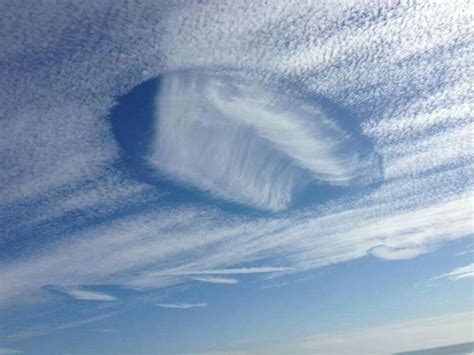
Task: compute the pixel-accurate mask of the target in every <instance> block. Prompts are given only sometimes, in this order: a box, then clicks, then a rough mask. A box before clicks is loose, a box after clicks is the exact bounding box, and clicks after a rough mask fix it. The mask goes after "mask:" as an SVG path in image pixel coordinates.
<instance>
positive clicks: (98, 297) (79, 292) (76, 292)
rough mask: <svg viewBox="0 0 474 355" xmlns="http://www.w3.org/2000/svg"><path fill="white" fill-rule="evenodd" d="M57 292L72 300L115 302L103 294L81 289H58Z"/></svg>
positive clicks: (114, 299) (112, 297)
mask: <svg viewBox="0 0 474 355" xmlns="http://www.w3.org/2000/svg"><path fill="white" fill-rule="evenodd" d="M56 289H57V291H59V292H61V293H64V294H66V295H68V296H70V297H72V298H75V299H78V300H86V301H116V300H117V298H116V297H114V296H111V295H108V294H106V293H104V292H98V291H90V290H84V289H82V288H73V287H60V288H56Z"/></svg>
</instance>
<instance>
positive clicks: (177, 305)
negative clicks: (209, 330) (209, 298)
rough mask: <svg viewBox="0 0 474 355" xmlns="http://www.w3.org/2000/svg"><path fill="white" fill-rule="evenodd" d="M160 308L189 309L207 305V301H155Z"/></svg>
mask: <svg viewBox="0 0 474 355" xmlns="http://www.w3.org/2000/svg"><path fill="white" fill-rule="evenodd" d="M156 305H157V306H158V307H161V308H174V309H190V308H201V307H207V303H157V304H156Z"/></svg>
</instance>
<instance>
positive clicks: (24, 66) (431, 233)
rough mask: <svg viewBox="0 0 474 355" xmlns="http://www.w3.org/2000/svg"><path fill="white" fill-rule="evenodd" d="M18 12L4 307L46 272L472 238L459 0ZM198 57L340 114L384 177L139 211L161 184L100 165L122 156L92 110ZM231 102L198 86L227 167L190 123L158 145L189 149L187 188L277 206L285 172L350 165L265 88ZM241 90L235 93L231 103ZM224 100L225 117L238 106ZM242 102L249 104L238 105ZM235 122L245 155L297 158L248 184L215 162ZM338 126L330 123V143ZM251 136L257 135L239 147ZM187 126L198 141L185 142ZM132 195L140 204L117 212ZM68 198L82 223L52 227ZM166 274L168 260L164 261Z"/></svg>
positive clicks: (165, 282)
mask: <svg viewBox="0 0 474 355" xmlns="http://www.w3.org/2000/svg"><path fill="white" fill-rule="evenodd" d="M24 6H26V5H19V6H10V7H8V8H7V9H5V15H4V18H5V23H6V24H7V25H9V28H11V33H12V36H7V38H5V39H4V40H3V41H2V43H1V44H0V46H1V50H0V56H1V60H2V63H3V64H2V66H1V68H0V77H1V78H2V80H1V83H2V84H1V85H2V90H1V91H0V92H1V95H2V103H3V104H2V107H1V108H0V110H1V116H2V117H3V120H2V123H1V129H0V135H1V139H0V161H1V169H0V185H1V186H2V191H1V192H0V213H1V214H2V216H1V217H2V226H4V227H5V230H4V231H3V233H2V237H1V238H2V242H5V243H7V244H6V245H10V244H8V243H10V242H11V241H12V240H16V241H18V243H19V244H18V245H17V247H16V248H9V247H8V248H2V252H3V253H4V254H6V255H3V254H2V256H5V258H3V260H4V261H3V262H2V264H1V266H0V269H1V270H0V271H1V272H0V273H1V275H2V285H1V295H0V296H1V298H2V301H4V302H6V301H8V302H14V301H15V302H22V300H23V299H24V298H23V296H26V295H30V294H32V293H33V294H34V293H35V292H38V290H40V289H41V288H42V287H43V286H45V285H49V284H54V285H59V286H67V285H94V284H104V283H115V284H118V285H120V286H123V287H131V288H137V289H147V288H160V287H166V286H169V285H172V284H176V283H181V282H186V280H189V279H190V278H191V277H196V276H197V275H200V276H199V277H201V276H202V277H203V276H208V277H209V276H210V275H211V276H212V275H219V274H220V273H212V271H213V270H214V271H216V270H229V268H232V267H237V265H250V264H251V265H257V266H259V264H260V263H263V260H265V261H267V260H268V259H270V258H273V259H272V265H284V266H287V267H289V268H291V270H286V271H285V272H297V271H300V270H308V269H311V268H317V267H320V266H323V265H328V264H333V263H338V262H342V261H347V260H351V259H355V258H360V257H363V256H366V255H368V254H371V253H372V254H373V255H376V256H378V257H382V258H387V259H405V258H410V257H415V256H416V255H419V254H421V253H425V252H430V251H431V250H434V249H436V248H437V247H439V246H440V245H442V243H445V242H448V241H450V240H453V239H456V238H462V237H465V236H467V235H470V234H472V222H471V215H472V202H471V197H470V195H469V193H470V191H471V190H472V179H471V178H470V177H471V176H472V170H473V165H472V162H471V161H472V156H473V152H472V144H471V139H470V134H471V130H472V127H471V126H470V125H468V124H467V123H468V122H469V121H468V119H469V117H468V115H467V113H468V112H467V111H466V107H467V106H466V105H468V103H469V102H471V101H472V92H471V86H472V85H471V82H470V77H471V76H470V75H469V70H470V68H471V67H472V65H471V62H472V47H470V44H468V41H466V39H467V38H469V36H470V26H471V22H472V21H471V19H470V16H469V13H470V12H469V8H470V3H469V1H459V2H456V4H452V3H451V2H449V3H448V2H445V3H422V4H415V5H408V4H406V5H400V6H395V7H391V6H389V5H386V4H380V5H374V4H373V3H371V2H367V3H365V2H359V1H357V2H349V1H348V2H343V3H340V4H338V6H333V5H332V4H331V3H330V2H328V3H320V4H319V3H318V4H315V3H313V2H305V3H303V2H299V1H282V2H275V3H274V4H273V5H272V6H265V5H263V3H257V4H256V3H255V2H248V3H246V2H245V1H243V2H240V1H238V2H232V3H231V4H228V5H226V6H223V5H222V6H219V7H216V6H214V5H213V3H211V2H209V3H208V4H207V5H206V4H200V5H198V4H191V5H190V6H189V7H188V6H183V7H176V8H172V9H169V10H167V11H166V16H165V17H166V18H164V19H163V16H164V12H163V9H162V8H160V5H159V3H158V2H151V3H150V4H143V5H142V6H143V7H140V6H137V7H133V11H130V13H128V14H127V15H126V16H125V17H123V18H122V17H120V16H121V15H120V14H122V13H123V12H121V11H118V9H119V7H120V6H121V5H120V4H116V5H115V4H112V5H107V6H106V5H104V4H101V3H97V4H95V6H90V4H78V5H77V6H76V7H74V9H73V8H71V7H69V6H65V5H63V4H60V3H58V4H55V5H54V6H50V7H48V9H47V10H44V9H43V8H41V6H40V5H39V4H36V3H30V4H28V6H29V9H28V11H24V10H25V9H24ZM109 6H110V7H109ZM114 6H117V7H116V8H115V9H117V14H118V15H117V18H114V19H110V21H109V25H108V27H107V28H100V26H98V25H97V23H95V20H96V19H97V18H98V17H100V16H106V14H110V13H113V12H114ZM38 14H39V15H38ZM356 14H367V16H360V17H359V16H358V15H356ZM447 14H448V15H447ZM51 19H54V21H52V20H51ZM71 19H74V20H73V21H71ZM202 19H206V21H204V22H203V21H202ZM9 21H14V24H10V22H9ZM52 24H54V26H53V25H52ZM124 24H125V25H126V28H127V31H124V30H123V28H124ZM197 24H199V25H197ZM402 24H403V26H402ZM84 28H89V29H90V31H82V30H81V29H84ZM65 34H67V41H65V40H64V38H65V37H64V36H65ZM103 38H108V39H109V40H107V41H104V40H103ZM46 39H47V41H46ZM91 43H95V45H93V46H89V44H91ZM18 58H22V60H18ZM51 58H57V60H52V59H51ZM39 63H41V65H39ZM204 67H206V68H210V69H211V70H213V71H217V73H214V74H213V77H214V76H216V77H218V76H220V75H221V74H222V72H225V75H229V76H230V77H232V79H233V81H235V82H240V81H239V80H241V81H242V82H245V83H248V82H253V83H258V85H257V86H259V87H262V88H268V87H270V88H272V94H271V95H270V96H272V95H273V91H275V92H278V95H277V96H278V97H280V96H281V97H285V98H288V97H294V96H297V95H300V94H301V95H302V96H306V97H310V98H324V99H325V100H326V101H328V102H329V103H332V104H334V105H335V106H337V107H338V108H340V109H341V110H343V111H345V112H346V113H347V114H344V115H342V116H343V117H338V116H337V115H336V116H335V117H333V116H331V117H330V118H331V119H334V120H335V121H337V122H338V123H341V126H342V123H348V124H347V126H348V127H352V128H347V131H348V132H350V133H351V134H352V133H353V132H355V131H359V130H360V131H361V132H362V134H364V135H366V136H367V139H368V144H369V145H372V146H373V149H374V150H375V151H376V152H377V153H378V154H379V155H380V156H381V157H382V160H383V174H384V180H383V181H380V183H379V184H377V185H370V186H365V187H364V189H363V190H362V191H359V190H356V189H346V190H344V196H343V197H342V198H341V199H338V200H335V201H331V202H329V203H327V204H325V205H323V206H317V207H313V206H309V207H308V208H307V209H305V210H296V211H293V210H290V211H288V212H286V213H285V214H279V215H272V216H270V217H265V218H263V217H259V218H255V219H252V218H250V217H249V216H240V215H236V214H233V213H228V212H222V211H217V210H214V209H211V208H209V207H208V205H206V204H204V203H203V204H200V205H190V204H187V203H183V204H181V205H179V206H176V205H172V206H163V205H161V204H154V205H153V206H151V207H150V206H148V205H146V202H147V201H150V196H151V195H153V194H158V192H157V190H160V188H161V187H156V186H149V185H147V184H144V183H142V182H139V181H136V180H135V179H134V178H133V177H132V176H130V175H131V174H129V172H128V171H123V170H121V169H119V168H117V165H118V164H117V159H118V157H119V154H120V150H119V149H118V148H119V147H118V146H117V142H115V140H114V137H113V135H112V134H111V131H110V125H109V121H108V120H107V119H106V116H107V114H108V112H110V109H111V107H112V106H113V104H114V102H115V98H116V97H117V96H119V95H121V94H124V93H126V92H127V91H128V90H130V89H131V88H132V87H134V86H135V85H137V84H139V83H141V82H143V81H144V80H147V79H150V78H152V77H155V76H157V75H159V74H161V73H164V72H171V71H172V70H174V69H186V68H191V69H195V68H204ZM221 69H222V70H221ZM282 83H283V84H282ZM207 84H209V83H207ZM295 86H297V87H298V88H297V89H295V90H293V89H294V87H295ZM208 88H210V89H212V88H213V85H210V84H209V87H208ZM186 90H190V88H187V89H186ZM186 90H185V91H186ZM229 97H230V95H229ZM229 97H227V96H225V95H224V98H225V100H222V95H220V96H219V95H218V96H206V97H205V99H206V100H207V101H206V102H207V103H210V104H212V105H211V106H213V107H214V108H215V109H216V110H217V109H219V110H221V111H223V112H225V115H224V114H219V115H218V117H213V118H214V119H216V120H218V119H219V121H218V122H219V124H221V125H222V126H223V127H220V128H219V129H218V130H216V131H215V132H213V133H214V134H212V135H210V133H209V132H207V133H206V135H204V136H202V137H201V138H202V139H207V140H208V141H209V142H213V144H210V146H212V147H213V148H215V149H216V150H215V151H216V152H220V153H222V156H220V158H219V159H221V161H217V163H216V164H217V165H219V166H220V167H227V168H229V176H226V175H225V174H224V173H223V172H222V171H220V174H221V175H219V174H218V172H217V171H208V170H209V166H211V165H212V163H209V162H208V160H210V159H209V157H210V156H211V155H212V154H211V153H209V154H207V155H206V154H203V151H205V149H206V148H205V147H206V145H205V144H204V143H202V141H199V138H200V137H197V136H196V135H195V133H196V132H194V131H193V128H195V125H194V124H193V125H192V126H191V127H187V128H186V127H184V128H183V127H178V128H180V130H178V131H176V132H180V133H186V135H181V137H182V138H185V137H187V138H189V139H190V140H189V141H188V140H186V141H184V142H182V144H181V145H179V146H178V147H176V148H177V149H178V153H176V154H178V155H180V154H185V153H184V152H183V149H184V148H186V147H187V148H188V150H185V151H186V152H190V153H189V154H190V156H194V155H198V156H197V157H196V159H191V160H190V159H188V158H187V157H184V158H180V160H179V161H180V162H183V163H186V164H190V165H188V166H182V167H181V169H183V170H184V171H185V172H186V174H183V173H180V176H181V177H183V176H186V175H188V174H191V173H193V172H195V170H196V169H198V168H199V167H196V166H195V165H196V164H195V163H197V162H200V163H203V164H204V163H206V164H204V165H202V167H203V169H204V171H199V170H198V172H200V174H201V175H199V176H198V178H199V179H198V178H196V177H195V176H194V175H192V176H190V177H189V178H190V179H191V180H192V181H193V184H195V185H205V183H203V182H202V179H201V178H202V177H203V176H204V177H205V178H206V179H207V180H206V181H211V182H213V183H215V184H213V185H212V186H211V187H208V188H209V189H211V190H212V191H213V193H214V194H217V195H219V194H221V195H223V196H224V197H226V198H229V199H232V200H235V201H240V202H242V201H245V202H246V203H249V204H252V205H254V206H255V205H258V206H266V208H270V209H272V208H273V209H281V208H283V207H285V206H286V205H287V204H288V201H290V200H291V196H292V194H291V193H290V191H291V189H289V188H288V186H290V187H291V181H292V179H293V178H294V179H296V180H297V181H303V180H299V179H300V178H301V176H302V175H301V174H302V173H301V171H302V170H307V171H308V174H309V175H311V174H313V175H311V176H318V174H320V175H324V174H321V172H325V173H327V174H326V176H329V177H330V178H329V179H328V180H331V179H333V180H334V179H335V180H338V179H339V178H341V177H342V180H345V179H346V178H349V177H352V176H353V175H354V174H355V175H357V172H359V168H360V165H359V164H358V163H357V162H355V163H354V162H352V161H348V162H346V161H345V160H344V158H343V157H344V156H345V155H343V156H342V158H341V156H340V155H338V154H333V153H334V151H333V150H332V148H333V147H328V142H327V140H326V138H327V137H326V136H324V135H323V136H324V137H323V138H322V141H323V142H324V143H321V140H319V139H315V136H316V135H315V134H314V131H313V130H312V129H313V128H314V127H312V126H313V125H316V126H317V127H316V128H317V129H316V130H318V129H319V130H323V129H324V128H326V127H327V125H328V123H327V122H326V121H324V118H325V117H324V116H321V115H319V114H318V120H314V121H313V120H312V117H310V116H311V115H310V114H308V113H307V112H306V111H305V112H303V113H304V114H303V115H297V114H295V113H294V112H293V111H292V110H282V109H280V110H277V112H276V113H275V117H277V121H278V122H279V123H280V125H276V124H274V122H273V121H272V124H269V122H270V121H269V118H268V115H269V112H270V111H271V110H267V107H266V104H265V103H266V101H265V100H263V99H262V100H263V101H257V102H255V100H253V99H254V98H253V97H252V95H249V94H245V95H244V94H241V95H239V96H237V98H239V99H240V101H238V100H237V101H236V102H232V100H231V99H230V98H229ZM219 98H220V99H219ZM243 101H245V103H246V107H248V106H249V104H250V103H251V104H252V106H253V111H252V112H245V113H248V115H243V111H244V110H243V109H242V107H241V106H242V102H243ZM303 101H305V100H303ZM263 106H265V107H263ZM277 106H278V105H277ZM262 107H263V108H262ZM237 109H239V110H240V111H239V112H240V113H242V115H239V117H237V118H236V117H234V116H233V115H235V113H236V112H237ZM303 111H304V110H303ZM256 112H258V114H259V115H260V116H262V117H263V118H261V119H259V120H257V119H252V117H254V118H255V117H256V116H257V113H256ZM273 114H274V113H272V117H273ZM224 116H225V117H224ZM201 118H202V119H203V120H204V121H203V122H202V124H210V122H211V121H209V122H208V121H206V120H210V119H211V118H212V117H211V118H209V117H207V116H206V117H201ZM224 119H227V120H224ZM236 120H237V122H238V124H237V126H238V127H239V128H238V129H237V128H235V127H234V126H233V125H234V124H235V122H236ZM239 120H240V121H239ZM342 121H344V122H342ZM183 124H185V125H186V124H189V122H184V123H183ZM196 124H197V123H196ZM212 124H214V122H213V121H212ZM345 126H346V125H344V127H345ZM242 127H247V128H248V129H249V131H250V132H251V133H248V131H245V130H244V129H243V128H242ZM168 128H170V127H168ZM171 128H172V127H171ZM241 130H243V131H242V132H244V131H245V134H244V133H242V135H243V137H244V138H245V139H244V140H243V141H244V142H245V143H246V145H247V147H253V148H255V149H256V152H255V154H256V155H255V156H256V157H258V158H259V159H260V158H262V156H264V153H268V154H270V155H272V157H274V158H275V157H276V158H281V157H287V159H289V160H291V162H292V163H293V164H294V165H295V166H291V169H290V172H285V173H282V174H277V176H274V174H272V173H271V169H264V170H263V172H264V173H265V174H264V175H265V177H266V180H265V179H262V180H259V179H258V178H257V177H256V173H255V172H256V171H257V170H258V169H257V168H258V167H257V166H256V165H258V164H257V163H258V160H259V159H254V158H252V159H249V160H245V159H240V160H239V159H235V161H241V162H244V161H245V162H246V163H245V164H244V166H245V169H241V170H242V172H243V173H245V174H244V175H243V176H240V175H239V173H240V171H241V170H240V169H238V168H237V167H236V166H232V165H230V163H229V162H228V161H227V160H226V158H229V157H231V156H232V154H233V153H235V154H236V155H238V156H244V153H243V152H244V150H245V149H244V148H245V147H241V146H239V145H238V144H236V143H235V142H229V137H230V136H231V133H232V132H234V133H238V134H241V133H239V132H241ZM345 130H346V128H344V131H343V132H342V133H338V134H331V135H330V137H331V138H332V139H334V138H336V139H337V138H338V137H339V139H340V140H342V141H344V139H345V135H344V132H345ZM169 131H171V132H172V131H174V130H173V129H169ZM188 131H189V132H188ZM336 131H337V130H336ZM223 132H224V133H225V134H223ZM331 132H332V131H331ZM250 137H253V138H254V139H255V140H256V142H255V143H249V142H251V139H250ZM161 138H163V137H161ZM165 138H169V137H168V136H166V137H165ZM178 138H179V137H178ZM221 138H225V141H220V140H219V139H221ZM193 140H197V142H198V143H199V145H197V148H199V149H196V152H200V154H195V152H194V151H193V149H195V148H196V145H195V144H193ZM252 142H253V141H252ZM231 143H232V144H231ZM318 143H321V145H318ZM165 146H166V147H168V148H169V147H172V148H174V146H173V144H168V143H166V144H165ZM329 146H330V144H329ZM223 148H226V149H223ZM335 151H336V152H337V149H336V150H335ZM315 152H325V153H327V154H322V155H319V154H315ZM155 153H156V154H159V153H160V152H159V151H156V152H155ZM175 156H176V155H175ZM240 158H242V157H240ZM206 159H207V160H206ZM313 159H317V161H314V160H313ZM318 159H321V160H318ZM222 160H224V162H222ZM260 160H261V159H260ZM277 160H278V159H277ZM176 161H177V160H176ZM176 161H174V162H176ZM341 161H342V163H341ZM172 163H173V162H171V163H170V164H172ZM221 163H222V164H221ZM326 163H327V164H328V165H326ZM272 164H273V165H272ZM272 164H270V165H272V166H276V164H275V162H274V161H272ZM167 166H170V165H167ZM206 174H210V176H207V175H206ZM212 174H214V175H212ZM216 174H217V175H216ZM218 175H219V176H221V178H220V179H217V178H216V176H218ZM274 178H275V180H274ZM216 180H218V181H217V183H216ZM224 180H225V181H224ZM287 180H288V182H289V183H288V185H287V184H285V182H286V181H287ZM206 183H207V182H206ZM224 186H226V187H227V186H230V187H231V188H230V189H227V190H226V189H224V188H223V187H224ZM201 187H203V186H201ZM204 187H205V186H204ZM354 190H356V191H354ZM160 193H161V191H160ZM137 201H138V202H137ZM141 202H143V204H144V205H146V207H147V208H132V207H134V206H135V204H136V203H137V204H140V203H141ZM140 207H143V205H140ZM74 211H75V212H76V213H79V214H80V217H84V216H90V215H93V217H94V219H93V221H94V224H91V220H87V221H86V222H89V223H84V224H83V225H81V226H80V227H87V228H77V229H75V228H73V227H70V226H69V225H64V223H63V220H62V219H61V218H62V217H63V216H64V215H65V214H67V213H72V212H74ZM92 211H93V212H92ZM131 211H133V214H132V212H131ZM117 212H120V213H117ZM98 217H100V218H98ZM74 220H75V221H76V220H77V221H80V220H81V218H75V219H74ZM45 221H46V222H45ZM97 221H100V223H99V222H97ZM96 222H97V223H96ZM26 224H28V228H30V229H25V228H27V227H25V225H26ZM25 231H27V232H28V233H26V232H25ZM176 270H181V271H182V272H183V273H182V274H173V273H170V272H172V271H176ZM203 271H204V272H206V273H202V274H199V272H203ZM269 272H272V271H269ZM274 272H284V270H274ZM226 273H228V274H231V272H223V273H222V274H223V275H224V274H226ZM242 273H245V272H242ZM235 274H238V272H236V273H235ZM213 277H215V276H213Z"/></svg>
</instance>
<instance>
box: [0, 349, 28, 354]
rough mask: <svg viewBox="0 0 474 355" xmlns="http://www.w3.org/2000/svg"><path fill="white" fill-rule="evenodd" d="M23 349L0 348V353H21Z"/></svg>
mask: <svg viewBox="0 0 474 355" xmlns="http://www.w3.org/2000/svg"><path fill="white" fill-rule="evenodd" d="M23 353H24V351H22V350H16V349H8V348H0V354H23Z"/></svg>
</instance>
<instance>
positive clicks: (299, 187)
mask: <svg viewBox="0 0 474 355" xmlns="http://www.w3.org/2000/svg"><path fill="white" fill-rule="evenodd" d="M137 90H138V91H139V92H137V93H134V94H133V95H134V96H133V97H132V100H130V97H129V102H130V103H129V104H128V107H127V108H126V110H125V111H126V112H122V113H121V115H120V119H115V120H113V125H114V132H115V134H116V137H117V139H118V141H119V143H120V144H121V146H122V147H123V148H124V150H125V151H126V152H127V154H128V156H129V157H130V158H131V159H132V160H134V161H135V162H136V163H137V162H138V163H139V164H138V165H140V166H141V169H142V170H143V171H148V172H152V173H153V172H155V173H158V174H161V175H164V176H166V177H167V178H168V179H169V180H170V181H173V182H175V183H178V184H181V185H185V186H192V187H194V188H197V189H199V190H201V191H205V192H207V193H209V194H210V195H212V196H213V197H214V198H218V199H223V200H226V201H230V202H235V203H239V204H243V205H247V206H251V207H254V208H258V209H264V210H271V211H280V210H285V209H287V208H288V207H289V206H290V205H291V203H292V201H293V200H294V198H295V195H296V194H297V193H298V192H301V191H303V190H304V189H305V188H306V187H307V186H309V185H311V184H312V183H315V182H316V183H317V184H318V186H319V187H320V188H324V186H326V187H334V186H339V187H347V186H352V185H355V184H360V183H363V182H368V181H372V180H373V178H374V177H377V176H378V175H379V172H380V170H379V164H378V160H377V158H376V156H375V154H374V153H373V150H372V149H369V148H368V145H367V144H364V143H363V142H362V141H363V139H362V138H361V137H360V136H359V135H358V134H357V132H354V131H350V130H348V129H347V128H344V127H345V126H347V125H344V124H343V123H342V121H341V118H339V117H334V114H329V113H328V110H325V109H324V108H323V107H322V105H319V104H318V103H317V101H316V100H309V99H308V100H304V99H296V98H293V97H290V96H289V95H285V94H284V93H282V92H277V91H276V90H270V89H268V88H265V87H262V86H259V85H255V84H252V83H248V82H245V81H242V80H238V79H236V78H234V77H230V76H224V75H208V74H205V73H202V72H197V71H179V72H171V73H167V74H163V75H162V76H160V77H158V78H157V79H156V80H153V81H150V82H147V83H145V84H144V85H143V86H142V87H141V88H140V89H137ZM150 92H152V93H153V95H152V98H153V99H152V100H150V99H148V100H141V99H143V97H145V96H147V95H149V94H150Z"/></svg>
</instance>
